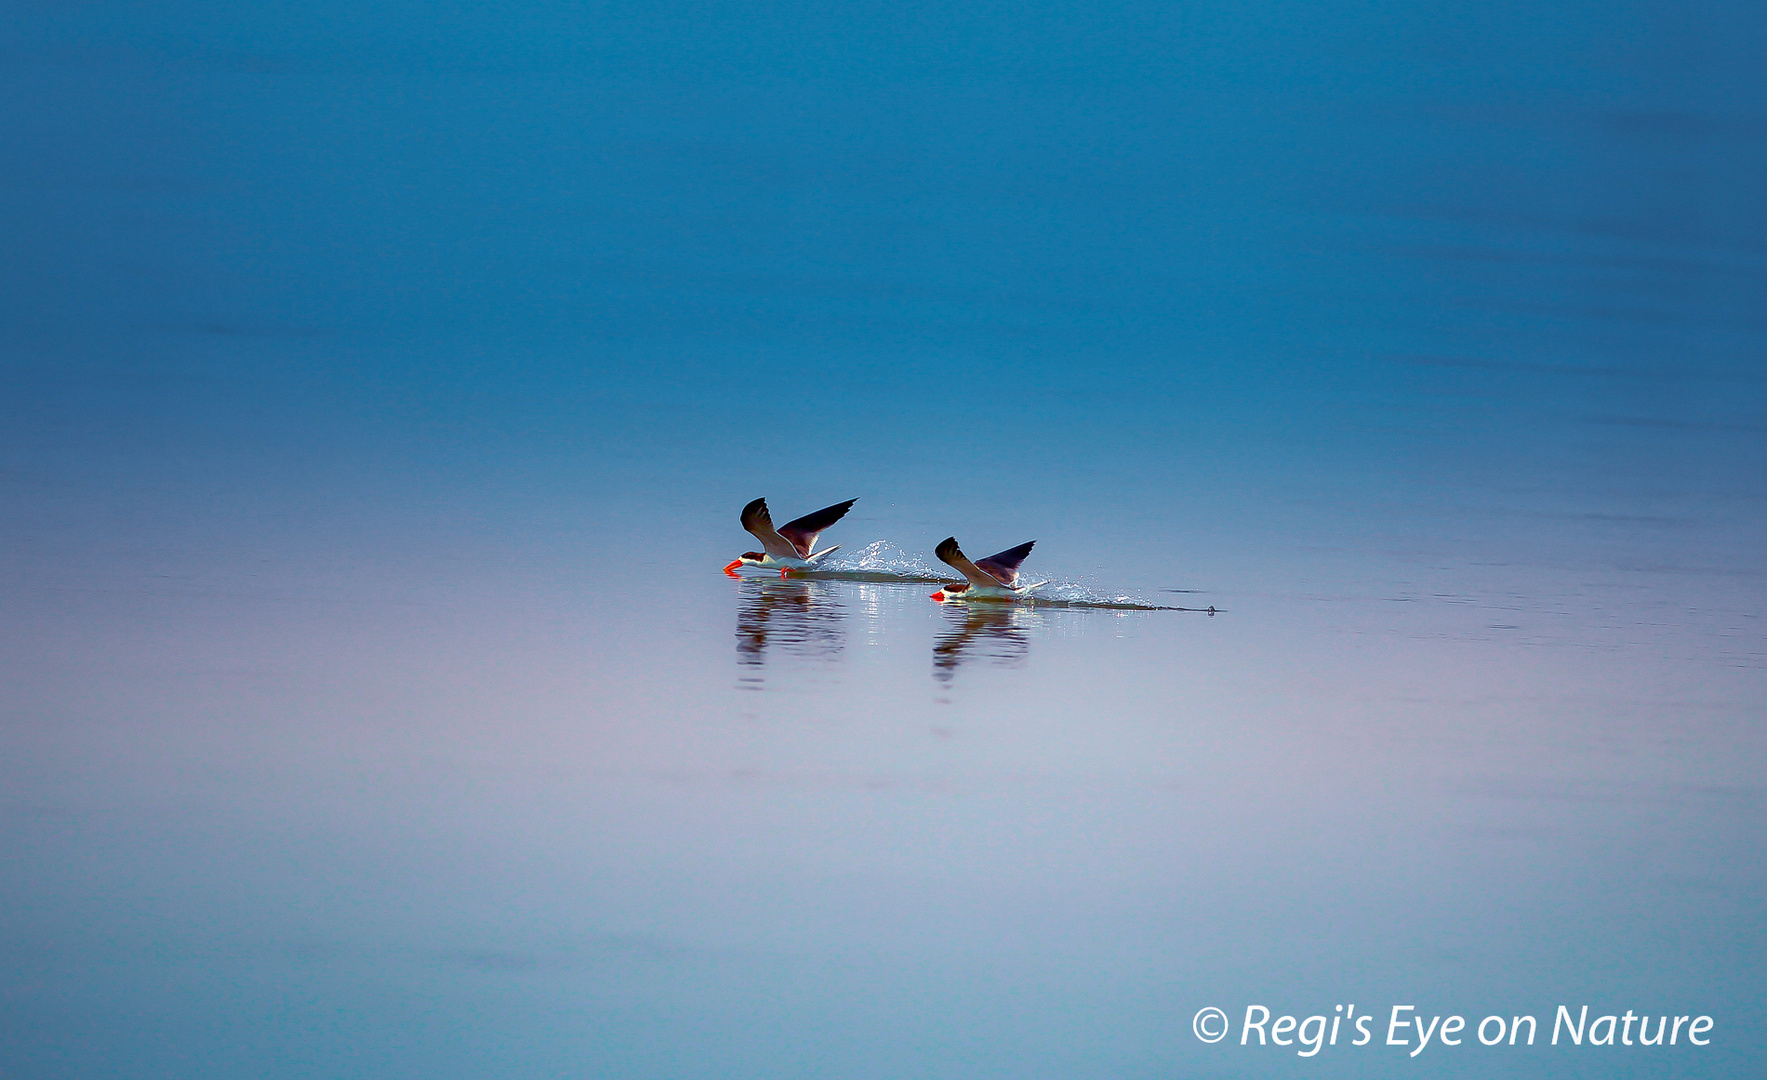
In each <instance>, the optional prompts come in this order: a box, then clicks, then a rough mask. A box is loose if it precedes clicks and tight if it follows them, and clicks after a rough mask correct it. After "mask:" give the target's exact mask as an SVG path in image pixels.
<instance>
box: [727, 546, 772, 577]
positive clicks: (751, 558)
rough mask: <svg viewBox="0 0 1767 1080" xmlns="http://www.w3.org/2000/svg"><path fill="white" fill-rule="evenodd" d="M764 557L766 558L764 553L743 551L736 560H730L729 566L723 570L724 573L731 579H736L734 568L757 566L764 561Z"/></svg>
mask: <svg viewBox="0 0 1767 1080" xmlns="http://www.w3.org/2000/svg"><path fill="white" fill-rule="evenodd" d="M766 557H767V556H766V555H765V554H764V553H762V552H759V551H745V552H743V553H742V554H741V555H738V556H737V557H736V558H734V559H732V560H731V561H730V565H729V566H726V567H725V568H724V572H725V573H726V574H729V575H730V576H731V577H736V576H737V575H736V568H737V567H739V566H759V565H761V560H762V559H765V558H766Z"/></svg>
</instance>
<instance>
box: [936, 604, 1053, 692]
mask: <svg viewBox="0 0 1767 1080" xmlns="http://www.w3.org/2000/svg"><path fill="white" fill-rule="evenodd" d="M951 607H952V608H953V609H955V610H953V611H952V612H951V615H952V618H951V621H950V623H949V624H948V625H947V627H946V630H945V632H944V633H942V634H940V635H939V637H938V640H936V641H934V642H933V678H935V679H938V680H939V681H940V682H950V681H951V677H952V676H954V675H956V674H957V669H958V668H960V667H962V666H963V665H964V664H965V663H967V662H969V661H971V660H975V659H978V658H979V659H983V660H987V661H988V662H990V663H992V664H994V665H996V666H999V667H1017V666H1018V665H1019V664H1021V663H1023V662H1024V659H1025V657H1026V656H1027V655H1029V654H1030V651H1031V637H1030V626H1031V624H1032V620H1033V619H1034V618H1035V617H1036V616H1035V615H1033V614H1032V613H1031V612H1030V611H1029V610H1027V609H1025V608H1023V607H1021V606H1019V605H1017V604H1000V603H983V602H978V603H973V604H953V605H951Z"/></svg>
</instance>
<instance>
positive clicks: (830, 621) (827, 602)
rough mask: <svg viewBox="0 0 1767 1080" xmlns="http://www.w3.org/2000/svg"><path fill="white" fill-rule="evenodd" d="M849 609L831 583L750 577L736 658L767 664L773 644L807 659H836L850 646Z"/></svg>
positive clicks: (740, 609) (741, 604)
mask: <svg viewBox="0 0 1767 1080" xmlns="http://www.w3.org/2000/svg"><path fill="white" fill-rule="evenodd" d="M846 614H847V613H846V610H845V609H844V608H842V607H841V604H840V601H839V600H837V599H836V598H835V594H834V592H833V591H832V590H831V589H830V588H829V586H828V583H827V582H823V581H793V580H789V579H780V578H760V579H754V578H751V579H748V580H745V581H744V582H743V583H742V594H741V596H740V598H739V599H738V600H737V606H736V662H737V663H738V664H740V665H741V666H743V667H744V668H749V669H758V668H761V667H764V666H765V665H766V663H767V650H768V649H769V648H773V649H775V650H777V651H779V652H783V653H785V654H786V655H788V656H796V657H800V658H803V659H812V660H814V659H833V658H835V657H837V656H839V655H840V653H841V650H842V649H844V648H845V647H846V640H845V635H844V633H843V631H842V628H841V620H843V619H845V618H846ZM742 681H744V682H758V681H759V679H758V678H744V679H743V680H742Z"/></svg>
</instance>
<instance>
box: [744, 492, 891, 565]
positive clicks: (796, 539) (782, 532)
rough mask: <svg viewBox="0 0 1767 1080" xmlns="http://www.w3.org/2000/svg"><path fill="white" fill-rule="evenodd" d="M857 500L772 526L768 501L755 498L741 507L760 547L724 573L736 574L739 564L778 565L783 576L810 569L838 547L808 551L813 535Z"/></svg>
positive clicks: (850, 507) (839, 516)
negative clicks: (777, 526) (794, 571)
mask: <svg viewBox="0 0 1767 1080" xmlns="http://www.w3.org/2000/svg"><path fill="white" fill-rule="evenodd" d="M858 501H859V500H858V499H848V500H847V501H846V502H844V503H835V504H834V505H833V506H825V507H823V508H822V509H820V510H818V511H816V512H815V513H813V514H805V515H804V516H803V517H801V518H798V519H797V520H796V521H789V522H787V523H785V524H784V525H781V526H780V527H779V528H777V529H775V528H774V527H773V518H772V515H770V514H768V513H767V500H766V499H756V500H755V501H754V502H752V503H749V504H748V505H747V506H745V507H743V508H742V527H743V528H744V529H747V530H748V531H749V532H751V533H754V534H755V539H757V540H759V541H760V542H761V550H760V551H745V552H743V553H742V554H741V555H739V556H737V557H736V559H735V560H734V561H732V562H731V563H730V565H729V566H726V567H725V568H724V572H725V573H726V574H729V575H730V576H731V577H736V576H738V575H737V573H736V568H737V567H739V566H759V567H761V568H762V569H764V570H772V569H774V568H775V567H777V568H778V569H779V576H780V577H784V576H785V575H787V574H789V573H791V572H792V571H793V570H808V569H811V568H813V567H814V566H816V564H817V563H819V562H821V561H822V560H823V558H824V557H825V556H827V555H828V553H829V552H831V551H838V550H840V545H839V544H836V545H835V546H834V547H831V548H823V549H822V550H821V551H813V550H811V549H813V548H814V547H815V546H816V537H818V536H820V535H821V534H822V530H823V529H826V528H828V527H829V526H830V525H833V524H834V523H835V522H837V521H839V520H840V519H841V518H843V517H845V516H846V515H847V511H848V510H851V509H852V508H853V504H854V503H856V502H858Z"/></svg>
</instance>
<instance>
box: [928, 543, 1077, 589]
mask: <svg viewBox="0 0 1767 1080" xmlns="http://www.w3.org/2000/svg"><path fill="white" fill-rule="evenodd" d="M1036 542H1037V541H1035V540H1026V541H1025V542H1024V543H1022V544H1020V545H1019V546H1018V547H1013V548H1007V549H1006V550H1005V551H1002V552H1000V553H999V554H997V555H990V556H988V557H987V558H985V559H981V560H979V561H977V562H970V561H969V557H968V556H967V555H965V554H964V553H963V551H962V549H961V548H959V547H958V546H957V537H955V536H947V537H946V538H945V539H944V540H942V541H940V542H939V546H938V547H936V548H934V549H933V554H934V555H937V556H938V557H939V561H940V562H942V563H944V564H945V565H947V566H950V567H953V568H955V569H956V570H957V572H958V573H960V574H962V575H963V576H964V578H966V579H967V580H965V581H962V582H953V583H952V584H950V585H942V586H940V587H939V591H938V592H936V593H933V594H932V597H933V599H934V600H937V601H938V602H939V603H941V604H942V603H944V602H945V601H947V600H1017V599H1019V598H1021V597H1025V596H1029V595H1030V594H1031V592H1032V590H1035V589H1040V588H1042V587H1043V586H1045V585H1047V584H1049V582H1047V581H1039V582H1037V583H1036V584H1033V585H1020V584H1019V580H1018V568H1019V564H1021V563H1023V562H1024V561H1025V556H1026V555H1029V554H1030V553H1031V545H1033V544H1035V543H1036Z"/></svg>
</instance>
